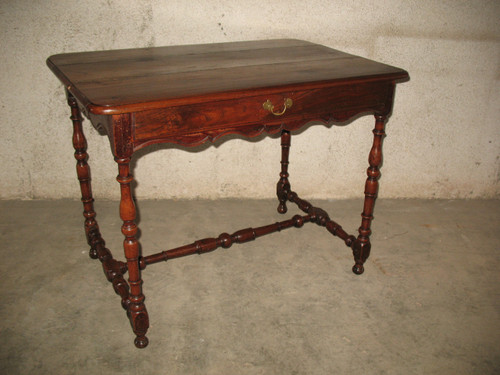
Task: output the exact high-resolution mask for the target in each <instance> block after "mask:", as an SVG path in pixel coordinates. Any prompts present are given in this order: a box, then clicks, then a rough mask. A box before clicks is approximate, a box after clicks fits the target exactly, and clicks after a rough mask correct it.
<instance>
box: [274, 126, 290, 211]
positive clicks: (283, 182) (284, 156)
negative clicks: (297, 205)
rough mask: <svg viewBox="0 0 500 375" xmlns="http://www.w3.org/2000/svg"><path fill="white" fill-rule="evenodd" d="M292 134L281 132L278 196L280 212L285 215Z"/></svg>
mask: <svg viewBox="0 0 500 375" xmlns="http://www.w3.org/2000/svg"><path fill="white" fill-rule="evenodd" d="M290 138H291V135H290V132H289V131H288V130H283V131H282V132H281V173H280V180H279V181H278V184H277V186H276V195H277V196H278V201H279V205H278V212H279V213H280V214H284V213H286V212H287V207H286V201H287V196H288V193H289V192H290V182H289V181H288V164H289V162H288V155H289V153H290Z"/></svg>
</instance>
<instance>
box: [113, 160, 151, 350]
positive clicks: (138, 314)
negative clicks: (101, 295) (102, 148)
mask: <svg viewBox="0 0 500 375" xmlns="http://www.w3.org/2000/svg"><path fill="white" fill-rule="evenodd" d="M116 161H117V163H118V171H119V173H118V177H117V178H116V179H117V181H118V182H119V183H120V190H121V200H120V217H121V219H122V220H123V225H122V233H123V235H124V236H125V240H124V241H123V248H124V250H125V258H127V268H128V275H129V279H128V281H129V284H130V296H129V301H130V303H129V304H128V310H127V313H128V315H129V318H130V323H131V325H132V329H133V330H134V333H135V334H136V336H137V337H136V338H135V340H134V343H135V346H136V347H138V348H144V347H146V346H147V345H148V338H147V337H146V336H145V335H146V332H147V330H148V327H149V318H148V313H147V311H146V306H145V305H144V294H142V280H141V274H140V270H139V241H138V240H137V237H136V235H137V229H138V228H137V225H136V223H135V217H136V208H135V204H134V201H133V199H132V192H131V188H130V183H131V182H132V180H133V176H132V175H131V174H130V158H124V159H117V160H116Z"/></svg>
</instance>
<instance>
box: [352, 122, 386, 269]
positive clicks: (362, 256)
mask: <svg viewBox="0 0 500 375" xmlns="http://www.w3.org/2000/svg"><path fill="white" fill-rule="evenodd" d="M386 118H387V117H386V116H380V115H376V116H375V119H376V121H375V129H373V136H374V138H373V145H372V148H371V150H370V155H369V157H368V161H369V163H370V167H368V169H367V171H366V173H367V175H368V178H367V179H366V184H365V203H364V207H363V213H362V214H361V226H360V227H359V229H358V231H359V236H358V238H357V239H356V241H354V243H353V245H352V249H353V254H354V261H355V264H354V266H353V267H352V271H353V272H354V273H356V274H358V275H360V274H362V273H363V271H364V267H363V263H364V262H365V261H366V259H367V258H368V256H369V255H370V248H371V244H370V234H371V230H370V225H371V222H372V220H373V208H374V205H375V199H376V198H377V192H378V178H379V177H380V169H379V167H380V163H381V162H382V140H383V137H384V136H385V131H384V128H385V121H386Z"/></svg>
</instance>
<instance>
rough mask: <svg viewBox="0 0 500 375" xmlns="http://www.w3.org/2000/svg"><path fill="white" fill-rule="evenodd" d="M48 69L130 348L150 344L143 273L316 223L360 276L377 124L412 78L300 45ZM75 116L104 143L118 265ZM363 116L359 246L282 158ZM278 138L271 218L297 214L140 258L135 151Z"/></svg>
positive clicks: (380, 130)
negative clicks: (111, 171)
mask: <svg viewBox="0 0 500 375" xmlns="http://www.w3.org/2000/svg"><path fill="white" fill-rule="evenodd" d="M47 64H48V65H49V67H50V68H51V70H52V71H53V72H54V74H55V75H56V76H57V77H58V78H59V79H60V80H61V81H62V82H63V84H64V85H65V88H66V91H67V95H68V104H69V105H70V107H71V114H72V115H71V119H72V121H73V129H74V133H73V134H74V135H73V145H74V148H75V158H76V160H77V175H78V179H79V181H80V188H81V193H82V202H83V206H84V217H85V233H86V235H87V240H88V243H89V245H90V247H91V249H90V256H91V257H92V258H98V259H99V260H100V261H101V262H102V265H103V269H104V272H105V274H106V277H107V279H108V280H109V281H110V282H112V284H113V287H114V289H115V291H116V293H117V294H119V295H120V297H121V299H122V306H123V307H124V308H125V309H126V311H127V314H128V316H129V319H130V322H131V325H132V329H133V331H134V333H135V334H136V338H135V345H136V346H137V347H139V348H143V347H145V346H146V345H147V344H148V339H147V337H146V331H147V329H148V327H149V318H148V313H147V310H146V307H145V304H144V299H145V297H144V294H143V291H142V278H141V270H144V269H145V268H146V266H147V265H148V264H153V263H156V262H159V261H164V260H168V259H172V258H176V257H179V256H185V255H189V254H193V253H203V252H207V251H212V250H215V249H216V248H218V247H224V248H227V247H230V246H231V245H232V244H233V243H243V242H247V241H250V240H253V239H255V238H257V237H259V236H262V235H265V234H269V233H273V232H276V231H280V230H282V229H286V228H290V227H292V226H295V227H297V228H300V227H302V226H303V224H304V223H307V222H315V223H316V224H318V225H320V226H323V227H325V228H326V229H327V230H328V231H329V232H330V233H331V234H333V235H334V236H338V237H339V238H341V239H342V240H343V241H344V242H345V244H346V245H347V246H348V247H351V248H352V251H353V255H354V260H355V265H354V267H353V271H354V272H355V273H357V274H361V273H362V272H363V270H364V269H363V264H364V262H365V261H366V259H367V257H368V255H369V253H370V247H371V244H370V239H369V237H370V233H371V230H370V225H371V221H372V219H373V207H374V203H375V199H376V196H377V191H378V178H379V176H380V170H379V168H380V164H381V161H382V139H383V137H384V135H385V133H384V127H385V122H386V120H387V117H388V116H389V114H390V112H391V110H392V104H393V96H394V89H395V84H396V83H397V82H401V81H404V80H407V79H408V74H407V73H406V72H405V71H404V70H402V69H399V68H394V67H391V66H388V65H385V64H381V63H378V62H374V61H371V60H368V59H364V58H361V57H358V56H353V55H349V54H346V53H343V52H340V51H336V50H333V49H330V48H327V47H324V46H320V45H317V44H313V43H309V42H304V41H299V40H268V41H254V42H235V43H222V44H209V45H192V46H174V47H157V48H143V49H128V50H115V51H98V52H82V53H70V54H61V55H55V56H51V57H50V58H49V59H48V60H47ZM81 112H83V114H84V115H85V116H87V117H88V118H89V119H90V121H91V122H92V124H93V125H94V126H95V127H96V128H98V129H100V130H102V131H104V132H105V133H106V134H107V135H108V137H109V140H110V144H111V150H112V153H113V155H114V157H115V160H116V162H117V164H118V177H117V180H118V182H119V184H120V188H121V201H120V217H121V219H122V220H123V225H122V233H123V235H124V243H123V247H124V252H125V258H126V263H124V262H120V261H117V260H115V259H114V258H113V256H112V255H111V252H110V251H109V250H108V249H107V248H106V247H105V242H104V240H103V239H102V236H101V234H100V231H99V226H98V224H97V221H96V219H95V216H96V214H95V211H94V207H93V201H94V200H93V197H92V189H91V179H90V168H89V166H88V164H87V159H88V155H87V152H86V148H87V143H86V140H85V136H84V134H83V129H82V117H81ZM360 114H373V115H375V118H376V122H375V129H374V131H373V133H374V141H373V146H372V149H371V151H370V154H369V168H368V170H367V175H368V178H367V181H366V186H365V203H364V208H363V212H362V221H361V226H360V228H359V230H358V231H359V235H358V237H357V238H356V237H355V236H353V235H349V234H348V233H347V232H345V231H344V229H342V227H341V226H340V225H339V224H337V223H336V222H335V221H333V220H331V219H330V217H329V216H328V214H327V213H326V212H325V211H324V210H322V209H321V208H318V207H314V206H313V205H312V204H311V203H309V202H307V201H305V200H303V199H301V198H299V197H298V195H297V193H295V192H293V191H292V190H291V187H290V182H289V174H288V164H289V161H288V155H289V150H290V139H291V131H293V130H297V129H299V128H301V127H302V126H304V125H305V124H306V123H308V122H311V121H313V120H315V121H318V122H320V123H324V124H325V123H328V122H331V121H337V122H343V121H347V120H349V119H351V118H353V117H354V116H357V115H360ZM276 132H281V147H282V159H281V172H280V179H279V181H278V183H277V190H276V192H277V196H278V201H279V205H278V212H280V213H283V214H284V213H286V212H287V206H286V202H287V201H289V202H292V203H295V204H297V206H298V207H299V208H300V209H301V210H302V211H304V212H305V213H306V215H305V216H300V215H296V216H294V217H293V218H291V219H289V220H285V221H281V222H278V223H274V224H270V225H267V226H263V227H259V228H248V229H244V230H241V231H238V232H236V233H234V234H232V235H229V234H227V233H223V234H221V235H219V236H218V237H217V238H206V239H203V240H199V241H195V242H194V243H192V244H189V245H185V246H181V247H179V248H176V249H171V250H166V251H163V252H161V253H158V254H153V255H148V256H142V254H141V252H140V245H139V242H138V240H137V232H138V228H137V224H136V222H135V219H136V208H135V204H134V200H133V198H132V191H131V182H132V181H133V177H132V175H131V173H130V161H131V158H132V156H133V154H134V152H135V151H137V150H139V149H141V148H143V147H146V146H148V145H152V144H155V143H175V144H179V145H184V146H195V145H199V144H201V143H204V142H206V141H213V140H215V139H217V138H218V137H221V136H223V135H226V134H241V135H244V136H247V137H254V136H257V135H260V134H262V133H276ZM125 272H128V274H129V276H128V282H127V281H125V279H124V278H123V275H124V273H125Z"/></svg>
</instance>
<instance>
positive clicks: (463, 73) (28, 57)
mask: <svg viewBox="0 0 500 375" xmlns="http://www.w3.org/2000/svg"><path fill="white" fill-rule="evenodd" d="M499 19H500V2H499V1H497V0H492V1H486V0H476V1H459V0H455V1H453V0H440V1H436V0H420V1H398V0H379V1H376V2H375V1H367V0H358V1H351V2H346V1H336V0H334V1H332V0H312V1H303V0H287V1H281V0H280V1H273V0H266V1H264V0H246V1H228V0H218V1H210V0H195V1H176V0H170V1H159V0H142V1H137V0H122V1H118V0H108V1H98V0H88V1H73V0H65V1H60V0H46V1H33V0H30V1H27V0H2V1H0V25H1V30H0V32H1V37H0V42H1V51H2V54H1V56H0V66H1V70H2V73H1V75H0V132H1V133H0V134H1V137H0V142H1V143H0V197H1V198H27V199H29V198H61V197H77V196H78V194H79V191H78V185H77V182H76V178H75V170H74V164H75V161H74V159H73V157H72V152H73V150H72V146H71V123H70V120H69V119H68V116H69V112H68V108H67V106H66V104H65V98H64V93H63V88H62V86H61V85H60V84H59V82H58V81H57V79H56V78H55V76H53V75H52V73H51V72H50V71H49V69H48V68H47V67H46V65H45V59H46V58H47V57H48V56H49V55H51V54H56V53H62V52H72V51H85V50H96V49H112V48H129V47H143V46H162V45H174V44H193V43H211V42H223V41H234V40H251V39H269V38H286V37H290V38H298V39H306V40H309V41H312V42H316V43H321V44H325V45H327V46H330V47H333V48H336V49H341V50H344V51H347V52H350V53H353V54H358V55H361V56H364V57H368V58H371V59H376V60H379V61H382V62H385V63H388V64H392V65H396V66H399V67H402V68H404V69H406V70H408V72H409V73H410V76H411V81H410V82H407V83H405V84H402V85H399V86H398V89H397V94H396V101H395V110H394V113H393V116H392V117H391V119H390V121H389V123H388V126H387V134H388V136H387V138H386V140H385V144H384V146H385V158H384V167H383V169H382V174H383V176H382V180H381V192H380V196H381V197H422V198H438V197H439V198H459V197H468V198H469V197H470V198H472V197H493V196H498V195H499V193H500V188H499V186H500V185H499V183H498V181H499V165H500V163H499V154H500V152H499V150H500V124H499V119H500V85H499V79H500V67H499V66H500V64H499V62H500V43H499V41H500V26H499V25H500V22H499ZM86 125H87V127H86V128H87V136H88V140H89V154H90V157H91V159H90V162H91V166H92V173H93V178H94V192H95V195H96V196H99V197H108V198H116V197H118V192H119V189H118V183H117V182H116V181H115V179H114V178H115V175H116V166H115V163H114V162H113V160H112V158H111V154H110V152H109V144H108V141H107V139H106V138H105V137H102V136H100V135H98V134H97V132H96V131H95V130H94V129H93V128H91V127H90V126H88V125H89V124H88V122H86ZM372 127H373V120H372V118H369V117H366V118H362V119H360V120H358V121H356V122H354V123H352V124H351V125H349V126H346V127H333V128H331V129H328V128H326V127H324V126H313V127H311V128H309V129H308V130H307V131H305V132H303V133H302V134H301V135H300V136H298V137H295V138H292V155H291V163H292V164H291V167H290V172H291V181H292V184H293V185H294V189H295V190H296V191H297V192H299V193H300V194H301V195H302V196H304V197H318V198H347V197H357V196H361V195H362V193H363V185H364V180H365V178H366V174H365V170H366V167H367V166H368V164H367V153H368V150H369V147H370V143H371V137H372V134H371V131H370V130H371V128H372ZM195 150H204V151H203V152H198V153H196V152H192V151H194V150H190V151H186V150H184V149H182V148H179V147H172V146H166V147H160V150H159V151H157V152H155V153H151V152H147V151H146V152H142V153H141V154H140V157H139V158H138V159H137V163H136V167H137V168H136V171H135V176H136V177H137V179H138V181H139V182H138V185H137V189H136V193H137V195H138V196H139V197H149V198H195V197H205V198H218V197H247V196H253V197H271V196H274V184H275V183H276V181H277V177H278V173H279V156H280V152H279V141H278V140H277V139H273V138H265V139H264V140H262V141H261V142H249V141H245V140H241V139H230V140H228V141H226V142H219V143H217V144H216V145H215V146H209V147H199V148H198V149H195ZM257 176H258V177H257Z"/></svg>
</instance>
